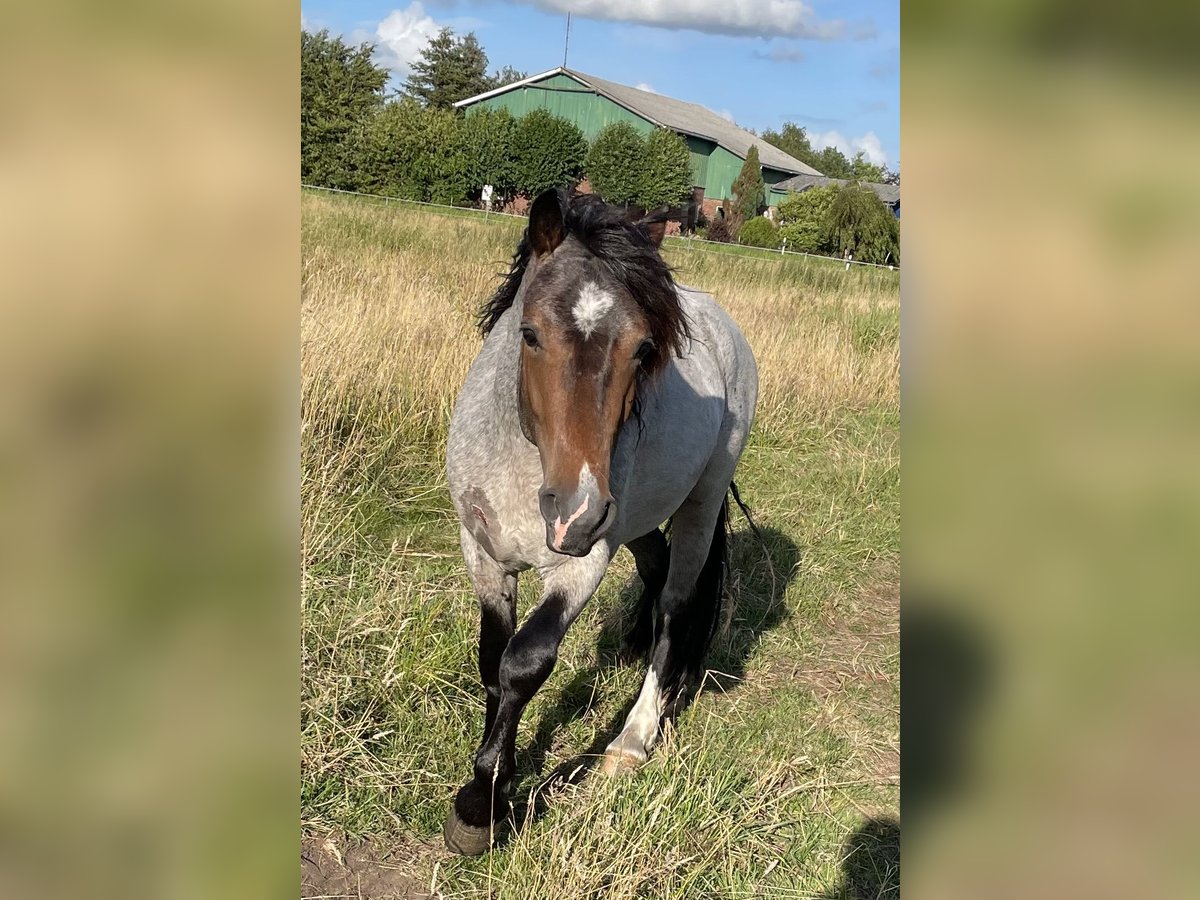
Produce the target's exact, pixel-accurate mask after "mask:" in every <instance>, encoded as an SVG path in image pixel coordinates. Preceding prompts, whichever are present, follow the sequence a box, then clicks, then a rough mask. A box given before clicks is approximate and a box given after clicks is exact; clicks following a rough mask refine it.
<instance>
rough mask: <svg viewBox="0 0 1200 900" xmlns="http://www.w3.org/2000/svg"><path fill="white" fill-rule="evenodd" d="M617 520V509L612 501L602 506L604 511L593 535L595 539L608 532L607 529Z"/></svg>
mask: <svg viewBox="0 0 1200 900" xmlns="http://www.w3.org/2000/svg"><path fill="white" fill-rule="evenodd" d="M616 518H617V507H616V504H614V503H613V501H612V500H609V501H608V502H607V503H605V504H604V511H603V512H602V513H601V515H600V520H599V522H598V524H597V525H596V531H595V534H596V536H597V537H599V536H600V535H602V534H603V533H604V532H606V531H608V528H609V526H610V525H612V523H613V522H614V521H615V520H616Z"/></svg>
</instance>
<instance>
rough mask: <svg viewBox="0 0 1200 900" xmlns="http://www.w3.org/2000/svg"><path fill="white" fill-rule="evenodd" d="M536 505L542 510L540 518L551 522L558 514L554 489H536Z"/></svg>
mask: <svg viewBox="0 0 1200 900" xmlns="http://www.w3.org/2000/svg"><path fill="white" fill-rule="evenodd" d="M538 507H539V508H540V509H541V511H542V518H544V519H545V520H546V521H547V522H553V521H554V519H555V518H556V517H557V516H558V497H557V495H556V494H555V493H554V491H552V490H549V489H548V488H542V490H540V491H538Z"/></svg>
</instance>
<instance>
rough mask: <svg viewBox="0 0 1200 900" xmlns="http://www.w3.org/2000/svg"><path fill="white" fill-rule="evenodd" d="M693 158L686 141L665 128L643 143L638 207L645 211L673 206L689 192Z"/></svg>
mask: <svg viewBox="0 0 1200 900" xmlns="http://www.w3.org/2000/svg"><path fill="white" fill-rule="evenodd" d="M692 181H693V178H692V156H691V153H690V152H689V151H688V146H687V141H685V140H684V139H683V138H682V137H681V136H679V135H678V134H676V133H675V132H674V131H671V130H670V129H668V128H656V129H654V130H653V131H652V132H650V136H649V137H648V138H647V139H646V156H645V166H644V171H643V174H642V185H641V188H640V189H639V190H638V203H639V205H641V206H642V207H644V208H645V209H658V208H659V207H663V206H674V205H676V204H677V203H679V202H681V201H683V200H685V199H686V198H687V196H688V194H690V193H691V192H692Z"/></svg>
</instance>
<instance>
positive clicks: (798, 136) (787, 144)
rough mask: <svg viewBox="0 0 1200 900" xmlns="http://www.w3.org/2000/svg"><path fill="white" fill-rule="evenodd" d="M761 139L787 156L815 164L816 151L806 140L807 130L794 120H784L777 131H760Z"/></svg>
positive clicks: (813, 165) (811, 164)
mask: <svg viewBox="0 0 1200 900" xmlns="http://www.w3.org/2000/svg"><path fill="white" fill-rule="evenodd" d="M762 139H763V140H764V141H766V142H767V143H768V144H770V145H771V146H773V147H778V148H779V149H780V150H782V151H783V152H784V153H786V154H788V155H789V156H793V157H795V158H796V159H798V160H800V162H802V163H806V164H808V165H810V166H812V167H813V168H814V169H815V168H816V165H815V164H814V160H815V159H816V156H817V154H816V151H814V150H813V148H812V144H811V143H810V142H809V140H808V132H806V131H805V130H804V129H803V128H801V127H800V126H799V125H797V124H796V123H795V122H784V123H783V127H782V128H780V129H779V131H772V130H770V129H768V130H767V131H764V132H763V133H762Z"/></svg>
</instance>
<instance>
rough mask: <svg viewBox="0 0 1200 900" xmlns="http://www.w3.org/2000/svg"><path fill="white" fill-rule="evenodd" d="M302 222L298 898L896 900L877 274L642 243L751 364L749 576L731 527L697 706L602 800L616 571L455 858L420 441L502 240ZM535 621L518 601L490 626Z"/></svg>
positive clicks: (461, 223) (447, 584) (472, 610)
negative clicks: (511, 825) (716, 306)
mask: <svg viewBox="0 0 1200 900" xmlns="http://www.w3.org/2000/svg"><path fill="white" fill-rule="evenodd" d="M302 214H303V242H302V266H303V271H302V366H303V382H302V383H303V388H302V392H303V393H302V407H303V423H302V428H303V433H302V441H301V447H302V506H303V508H302V555H303V560H302V563H303V569H304V576H303V598H302V603H303V612H302V627H303V636H302V640H303V659H302V690H301V702H302V705H301V728H302V735H301V751H302V764H301V765H302V796H301V814H302V825H303V828H304V834H305V839H304V847H305V861H304V862H303V864H302V871H303V875H304V895H305V896H318V895H326V896H328V895H346V896H359V894H360V893H361V895H362V896H364V897H371V896H376V897H383V896H400V897H424V896H442V897H446V898H458V897H489V896H495V897H501V898H509V897H511V898H522V900H525V898H541V897H553V898H555V900H573V898H585V897H587V898H591V897H604V898H608V897H618V898H619V897H654V898H660V897H661V898H695V897H721V898H741V897H779V898H786V897H827V898H832V897H840V896H848V897H857V896H867V897H875V896H883V897H893V896H898V895H899V872H898V866H899V824H898V822H899V493H900V470H899V343H898V342H899V284H898V281H899V279H898V273H895V272H887V271H883V270H874V269H860V268H855V269H854V270H852V271H849V272H847V271H845V270H844V269H843V267H842V266H841V265H839V264H837V263H826V262H822V261H820V260H802V259H791V258H779V257H775V258H769V259H756V258H751V257H742V256H731V255H727V254H717V253H708V252H702V251H689V250H687V249H686V248H685V247H684V246H683V245H682V243H675V244H673V243H672V242H671V241H668V243H667V249H666V257H667V260H668V262H670V263H671V264H672V265H673V266H674V267H675V268H676V273H677V278H678V280H679V281H681V282H683V283H685V284H689V285H694V286H697V287H701V288H704V289H705V290H708V291H710V292H711V293H713V294H714V295H715V296H716V297H717V299H718V301H719V302H720V303H721V304H722V305H723V306H724V307H725V308H726V309H727V310H728V311H729V312H730V313H731V314H732V316H733V317H734V319H735V320H736V321H737V322H738V323H739V325H740V326H741V328H742V330H743V332H744V333H745V335H746V337H747V338H748V339H749V341H750V343H751V345H752V347H753V348H754V350H755V353H756V356H757V358H758V364H759V370H760V379H761V385H760V393H759V407H758V418H757V422H756V424H755V427H754V431H753V433H752V435H751V439H750V444H749V446H748V448H747V450H746V453H745V455H744V457H743V460H742V465H741V467H740V469H739V473H738V476H737V480H738V484H739V487H740V489H741V493H742V496H743V498H744V499H745V500H746V501H747V502H748V503H749V505H750V506H751V508H752V509H753V511H754V514H755V517H756V520H757V522H758V524H759V526H760V528H761V529H762V531H763V534H764V537H765V541H766V545H765V546H763V545H762V544H760V543H759V542H758V541H756V540H755V539H754V537H753V536H752V535H751V534H750V532H749V529H748V528H747V527H746V524H745V521H744V519H742V518H741V517H740V514H739V513H737V512H736V510H735V511H734V512H733V513H732V514H731V520H730V521H731V525H732V528H733V534H732V538H731V543H730V553H731V571H730V586H729V594H730V596H729V602H728V603H727V610H726V616H725V619H724V621H723V623H722V628H721V631H720V633H719V635H718V637H717V640H716V643H715V648H714V651H713V654H712V657H711V659H710V663H709V667H710V670H711V671H710V674H709V675H708V677H707V679H706V682H705V685H704V689H703V691H702V692H701V694H700V695H699V697H698V698H697V699H696V701H695V702H694V704H693V705H692V707H691V708H690V709H689V710H688V711H687V712H686V713H684V715H683V716H682V717H681V718H680V720H679V722H678V723H677V727H676V728H675V729H673V730H672V729H668V731H667V733H666V734H665V735H664V738H663V739H662V740H661V741H660V743H659V744H658V746H657V747H656V749H655V751H654V753H653V755H652V756H651V759H650V762H649V763H647V764H646V766H644V767H643V768H642V769H641V770H640V771H638V772H637V773H636V774H634V775H633V776H631V777H628V778H622V779H606V778H604V777H602V776H599V775H597V774H592V773H590V772H589V771H588V767H589V765H590V764H591V762H592V761H594V759H595V758H596V755H597V754H599V753H602V752H603V748H604V746H605V745H606V744H607V742H608V741H609V740H610V739H611V738H612V737H613V735H614V734H615V733H616V731H617V730H618V729H619V728H620V725H621V722H622V721H623V718H624V714H625V713H626V712H627V710H628V708H629V705H630V704H631V703H632V701H633V699H634V697H635V696H636V694H637V692H638V689H639V688H640V686H641V679H642V676H643V674H644V667H643V665H641V664H637V665H627V664H624V663H623V662H622V661H621V660H620V658H619V653H618V649H619V635H620V633H621V631H622V622H623V616H624V614H625V611H626V610H627V609H629V608H631V607H632V604H633V602H634V601H635V600H636V599H637V596H638V594H639V592H640V591H639V585H638V583H637V578H636V574H635V573H634V569H633V562H632V559H631V557H630V556H629V555H628V552H627V551H625V550H622V551H621V552H620V553H619V554H618V556H617V557H616V558H615V559H614V561H613V565H612V567H611V569H610V571H609V574H608V576H607V577H606V579H605V581H604V582H603V584H602V585H601V587H600V590H599V591H598V592H597V594H596V596H595V597H594V598H593V600H592V601H591V603H590V604H589V606H588V607H587V608H586V609H585V610H584V612H583V614H582V615H581V616H580V618H579V620H578V621H577V622H576V623H575V625H574V626H573V628H572V629H571V631H570V632H569V634H568V635H567V639H566V641H565V642H564V643H563V647H562V650H561V652H560V655H559V662H558V666H557V668H556V669H555V671H554V673H553V674H552V675H551V677H550V679H549V681H548V682H547V683H546V686H545V687H544V688H543V689H542V690H541V692H539V694H538V695H537V696H536V698H535V699H534V701H533V702H532V703H531V704H530V708H529V709H528V711H527V712H526V714H525V717H524V719H523V721H522V725H521V732H520V736H519V740H518V756H517V766H518V778H519V781H518V782H517V783H516V784H515V785H514V788H513V799H514V803H515V806H516V809H515V813H514V815H515V817H516V820H517V826H518V827H517V828H516V829H515V832H514V833H513V834H512V836H511V837H510V838H509V839H507V840H506V841H505V842H504V843H503V844H502V845H501V846H500V847H499V848H498V849H497V850H495V851H493V852H491V853H489V854H485V855H484V856H482V857H478V858H464V857H458V856H454V855H452V854H450V853H448V852H447V851H446V850H445V849H444V848H443V847H442V844H441V826H442V822H443V820H444V818H445V816H446V812H447V810H448V809H449V805H450V803H451V801H452V799H453V796H454V793H455V792H456V791H457V789H458V787H459V786H460V784H461V782H462V780H463V775H464V773H467V772H469V771H470V766H471V759H472V757H473V754H474V751H475V747H476V744H477V742H478V740H479V735H480V730H481V728H482V721H483V691H482V688H481V686H480V685H479V676H478V672H477V669H476V661H475V654H476V647H475V642H476V638H477V627H478V610H477V605H476V600H475V596H474V593H473V591H472V590H471V586H470V584H469V582H468V580H467V576H466V573H465V570H464V568H463V564H462V559H461V557H460V555H459V550H458V525H457V518H456V516H455V513H454V510H453V508H452V506H451V502H450V497H449V494H448V491H447V487H446V482H445V475H444V471H443V469H444V459H445V442H446V429H447V423H448V422H449V416H450V409H451V407H452V404H453V402H454V398H455V396H456V393H457V391H458V388H459V386H460V385H461V383H462V380H463V378H464V376H465V374H466V370H467V367H468V366H469V364H470V362H471V360H472V359H473V358H474V355H475V353H476V351H477V350H478V348H479V345H480V337H479V335H478V333H477V332H476V330H475V326H474V321H475V313H476V311H477V308H478V306H479V304H480V303H481V302H482V300H483V299H484V298H486V297H487V296H488V295H489V293H490V292H491V291H492V290H493V289H494V287H495V285H496V283H497V281H498V274H499V273H501V272H503V271H505V270H506V269H507V260H508V258H509V256H510V255H511V253H512V249H513V247H514V246H515V244H516V241H517V239H518V237H519V235H520V229H521V227H522V223H521V222H520V221H518V220H512V219H506V218H498V217H492V218H490V219H489V220H484V219H483V218H482V217H474V218H472V217H467V216H461V215H459V216H446V215H442V214H440V213H438V212H434V211H430V210H425V209H418V208H414V207H411V206H406V205H403V204H396V203H393V204H386V205H385V204H382V203H380V202H377V201H372V200H368V199H363V198H354V197H342V196H328V195H321V194H317V193H309V192H306V193H305V194H304V196H303V198H302ZM537 596H538V583H537V579H536V576H535V575H534V574H533V573H526V574H525V575H523V576H522V578H521V586H520V594H519V597H520V599H519V615H520V616H524V615H525V614H526V613H527V612H528V610H529V609H530V607H531V604H532V602H533V601H534V600H535V598H536V597H537ZM356 892H357V893H356Z"/></svg>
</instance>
